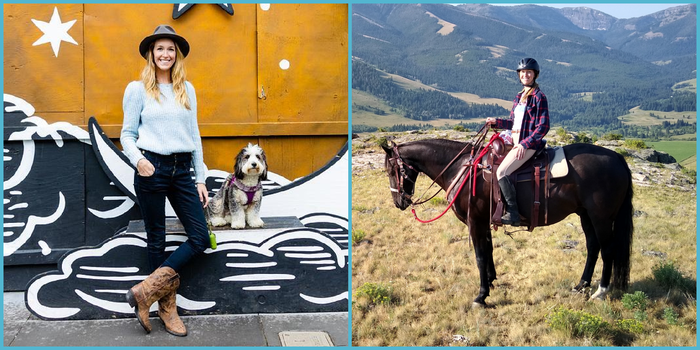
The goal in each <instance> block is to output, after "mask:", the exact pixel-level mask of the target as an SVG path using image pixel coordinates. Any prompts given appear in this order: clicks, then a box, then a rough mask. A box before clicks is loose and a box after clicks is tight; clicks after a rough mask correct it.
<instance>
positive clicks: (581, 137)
mask: <svg viewBox="0 0 700 350" xmlns="http://www.w3.org/2000/svg"><path fill="white" fill-rule="evenodd" d="M574 143H593V141H592V139H591V138H590V136H588V135H586V133H583V132H580V133H578V134H577V135H576V136H574Z"/></svg>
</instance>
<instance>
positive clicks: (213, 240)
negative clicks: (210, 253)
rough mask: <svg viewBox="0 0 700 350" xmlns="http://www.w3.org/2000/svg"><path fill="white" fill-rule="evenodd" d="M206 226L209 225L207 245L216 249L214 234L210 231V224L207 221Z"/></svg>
mask: <svg viewBox="0 0 700 350" xmlns="http://www.w3.org/2000/svg"><path fill="white" fill-rule="evenodd" d="M207 226H208V227H209V246H210V247H211V249H216V235H215V234H214V232H212V231H211V224H210V223H207Z"/></svg>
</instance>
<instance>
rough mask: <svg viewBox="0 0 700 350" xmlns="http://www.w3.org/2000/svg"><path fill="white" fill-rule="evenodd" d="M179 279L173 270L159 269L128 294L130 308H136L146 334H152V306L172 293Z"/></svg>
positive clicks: (135, 311) (168, 268)
mask: <svg viewBox="0 0 700 350" xmlns="http://www.w3.org/2000/svg"><path fill="white" fill-rule="evenodd" d="M179 278H180V276H179V275H178V274H177V272H175V270H173V269H172V268H170V267H159V268H158V269H156V270H155V271H153V273H152V274H150V275H149V276H148V277H146V279H145V280H143V281H142V282H141V283H139V284H137V285H135V286H133V287H131V289H129V291H128V292H127V293H126V301H127V302H128V303H129V306H131V307H133V308H135V310H134V313H135V314H136V318H137V319H138V320H139V323H140V324H141V326H142V327H143V329H145V330H146V333H151V321H150V320H149V319H148V313H149V309H150V308H151V305H152V304H153V303H155V302H156V301H157V300H159V299H161V298H162V297H164V296H165V295H166V294H168V293H170V292H172V291H173V286H174V285H175V283H176V282H178V281H179Z"/></svg>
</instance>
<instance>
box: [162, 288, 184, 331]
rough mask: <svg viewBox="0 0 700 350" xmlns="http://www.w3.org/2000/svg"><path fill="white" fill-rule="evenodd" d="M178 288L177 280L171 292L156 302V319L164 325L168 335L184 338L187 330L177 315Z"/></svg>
mask: <svg viewBox="0 0 700 350" xmlns="http://www.w3.org/2000/svg"><path fill="white" fill-rule="evenodd" d="M179 286H180V280H179V279H178V280H177V282H176V283H175V288H174V289H173V291H172V292H170V293H168V294H167V295H166V296H164V297H163V298H161V299H160V300H158V317H160V319H161V320H163V323H165V330H166V331H168V333H170V334H172V335H176V336H178V337H184V336H186V335H187V328H185V324H184V323H182V320H181V319H180V316H178V314H177V288H178V287H179Z"/></svg>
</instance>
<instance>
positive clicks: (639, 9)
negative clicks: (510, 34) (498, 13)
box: [491, 3, 688, 18]
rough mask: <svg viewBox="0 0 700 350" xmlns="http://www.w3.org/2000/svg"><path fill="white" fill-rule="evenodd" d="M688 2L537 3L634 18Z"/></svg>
mask: <svg viewBox="0 0 700 350" xmlns="http://www.w3.org/2000/svg"><path fill="white" fill-rule="evenodd" d="M686 4H688V3H673V4H598V3H593V4H591V3H589V4H573V3H572V4H547V3H544V4H536V5H542V6H550V7H556V8H562V7H589V8H592V9H596V10H598V11H602V12H604V13H607V14H609V15H611V16H613V17H616V18H634V17H641V16H646V15H650V14H652V13H654V12H658V11H661V10H665V9H667V8H669V7H674V6H680V5H686ZM491 5H497V6H513V5H523V4H491Z"/></svg>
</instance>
